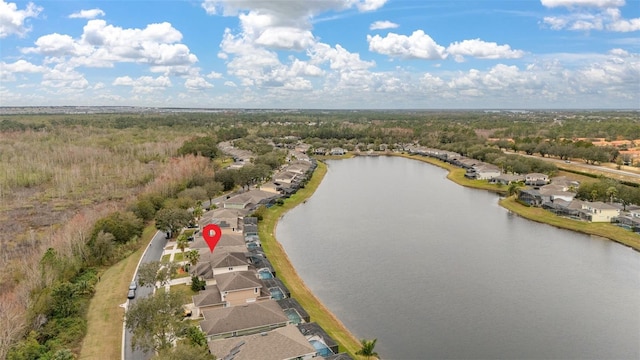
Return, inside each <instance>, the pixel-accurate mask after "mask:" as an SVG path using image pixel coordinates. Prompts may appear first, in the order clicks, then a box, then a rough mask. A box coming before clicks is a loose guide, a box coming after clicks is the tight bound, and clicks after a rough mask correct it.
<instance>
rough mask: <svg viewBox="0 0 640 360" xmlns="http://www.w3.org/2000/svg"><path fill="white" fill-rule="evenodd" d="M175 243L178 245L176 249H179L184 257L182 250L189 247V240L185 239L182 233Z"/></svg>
mask: <svg viewBox="0 0 640 360" xmlns="http://www.w3.org/2000/svg"><path fill="white" fill-rule="evenodd" d="M176 243H177V245H178V249H180V251H182V255H184V249H185V248H187V247H189V239H187V235H185V234H184V233H182V234H180V235H178V238H177V239H176Z"/></svg>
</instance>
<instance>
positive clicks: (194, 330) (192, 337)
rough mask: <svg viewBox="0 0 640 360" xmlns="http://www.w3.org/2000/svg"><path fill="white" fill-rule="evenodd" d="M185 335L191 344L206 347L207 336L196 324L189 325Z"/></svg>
mask: <svg viewBox="0 0 640 360" xmlns="http://www.w3.org/2000/svg"><path fill="white" fill-rule="evenodd" d="M185 337H186V338H187V340H189V343H190V344H191V345H193V346H200V347H207V336H206V334H205V333H204V332H202V330H200V328H199V327H197V326H193V325H192V326H189V327H188V328H187V331H186V336H185Z"/></svg>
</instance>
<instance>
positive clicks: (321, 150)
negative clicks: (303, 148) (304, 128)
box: [313, 147, 327, 155]
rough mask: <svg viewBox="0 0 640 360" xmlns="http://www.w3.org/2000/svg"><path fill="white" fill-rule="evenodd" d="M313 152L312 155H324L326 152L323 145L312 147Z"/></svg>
mask: <svg viewBox="0 0 640 360" xmlns="http://www.w3.org/2000/svg"><path fill="white" fill-rule="evenodd" d="M313 154H314V155H326V154H327V149H325V148H323V147H319V148H316V149H313Z"/></svg>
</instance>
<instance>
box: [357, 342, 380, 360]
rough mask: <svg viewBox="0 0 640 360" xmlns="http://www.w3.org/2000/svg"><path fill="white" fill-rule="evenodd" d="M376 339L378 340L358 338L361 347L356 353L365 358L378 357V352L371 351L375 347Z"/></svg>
mask: <svg viewBox="0 0 640 360" xmlns="http://www.w3.org/2000/svg"><path fill="white" fill-rule="evenodd" d="M376 341H378V339H373V340H367V339H362V340H360V343H361V344H362V348H361V349H360V350H358V351H356V355H362V356H364V357H365V358H367V359H370V358H372V357H378V353H377V352H375V351H373V349H374V348H375V347H376Z"/></svg>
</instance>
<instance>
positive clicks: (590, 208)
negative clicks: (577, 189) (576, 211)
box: [581, 201, 620, 222]
mask: <svg viewBox="0 0 640 360" xmlns="http://www.w3.org/2000/svg"><path fill="white" fill-rule="evenodd" d="M581 205H582V208H581V213H582V216H583V217H584V218H586V220H589V221H591V222H611V220H612V219H613V218H614V217H616V216H619V215H620V209H618V208H616V207H614V206H611V205H609V204H605V203H603V202H601V201H596V202H588V201H584V202H582V204H581Z"/></svg>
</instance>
